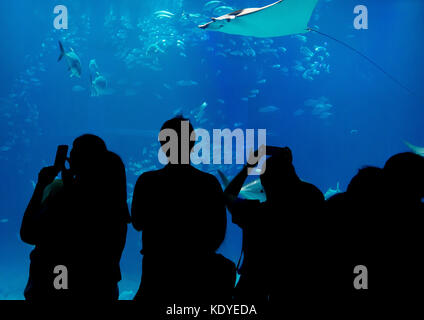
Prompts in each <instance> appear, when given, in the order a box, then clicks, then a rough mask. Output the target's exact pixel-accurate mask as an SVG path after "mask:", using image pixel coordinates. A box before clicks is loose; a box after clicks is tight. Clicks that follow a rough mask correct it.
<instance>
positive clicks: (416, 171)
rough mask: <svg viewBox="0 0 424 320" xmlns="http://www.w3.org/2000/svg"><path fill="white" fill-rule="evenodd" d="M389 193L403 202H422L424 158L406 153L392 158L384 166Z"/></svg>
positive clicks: (423, 195)
mask: <svg viewBox="0 0 424 320" xmlns="http://www.w3.org/2000/svg"><path fill="white" fill-rule="evenodd" d="M383 170H384V171H383V172H384V178H385V182H386V185H387V188H388V192H389V193H390V194H391V195H392V196H395V197H396V198H397V199H400V200H402V201H404V200H406V201H412V202H416V201H418V202H420V201H421V199H422V198H423V197H424V182H423V181H424V158H423V157H421V156H419V155H417V154H415V153H412V152H405V153H399V154H396V155H394V156H392V157H391V158H390V159H389V160H387V162H386V164H385V165H384V169H383Z"/></svg>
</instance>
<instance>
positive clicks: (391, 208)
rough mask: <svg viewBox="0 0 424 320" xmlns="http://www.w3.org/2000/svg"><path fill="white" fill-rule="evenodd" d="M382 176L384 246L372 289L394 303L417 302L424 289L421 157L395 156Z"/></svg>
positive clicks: (423, 172)
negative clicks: (374, 288)
mask: <svg viewBox="0 0 424 320" xmlns="http://www.w3.org/2000/svg"><path fill="white" fill-rule="evenodd" d="M383 176H384V186H385V189H384V191H385V194H384V209H383V210H384V213H385V218H384V220H382V221H381V223H380V226H379V227H380V228H381V230H383V235H384V238H383V241H384V245H383V246H382V248H380V253H379V254H380V255H381V259H380V260H381V268H380V269H379V271H380V272H379V278H378V280H379V281H376V282H375V287H376V289H378V292H380V293H382V294H383V295H384V297H387V298H388V300H389V299H393V298H394V297H396V299H398V301H402V299H405V301H407V302H408V303H413V302H418V301H419V296H420V292H421V291H422V288H423V286H424V271H423V270H424V263H423V259H422V257H421V254H420V252H421V251H422V247H423V240H424V236H423V231H422V228H423V214H424V204H423V202H422V201H423V197H424V182H423V181H424V158H423V157H421V156H419V155H417V154H414V153H411V152H405V153H399V154H396V155H394V156H392V157H391V158H390V159H388V160H387V162H386V163H385V165H384V168H383ZM370 286H371V285H370ZM389 301H390V300H389Z"/></svg>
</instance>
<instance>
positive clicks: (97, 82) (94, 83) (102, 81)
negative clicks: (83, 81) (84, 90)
mask: <svg viewBox="0 0 424 320" xmlns="http://www.w3.org/2000/svg"><path fill="white" fill-rule="evenodd" d="M90 79H91V96H92V97H98V96H101V95H105V94H109V93H111V92H110V91H109V90H107V80H106V78H105V77H103V76H102V75H101V74H100V73H99V72H96V75H95V78H94V80H93V79H92V78H91V75H90Z"/></svg>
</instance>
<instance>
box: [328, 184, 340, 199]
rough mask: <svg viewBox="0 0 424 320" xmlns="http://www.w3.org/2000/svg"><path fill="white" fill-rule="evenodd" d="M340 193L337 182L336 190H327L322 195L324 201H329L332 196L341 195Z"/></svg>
mask: <svg viewBox="0 0 424 320" xmlns="http://www.w3.org/2000/svg"><path fill="white" fill-rule="evenodd" d="M341 192H342V191H341V190H340V183H339V182H337V186H336V189H332V188H329V189H328V190H327V192H326V193H325V194H324V198H325V200H327V199H330V198H331V197H332V196H334V195H336V194H338V193H341Z"/></svg>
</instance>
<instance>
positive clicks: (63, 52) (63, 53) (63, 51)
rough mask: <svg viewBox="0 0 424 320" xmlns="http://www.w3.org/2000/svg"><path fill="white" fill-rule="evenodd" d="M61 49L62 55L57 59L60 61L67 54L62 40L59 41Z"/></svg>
mask: <svg viewBox="0 0 424 320" xmlns="http://www.w3.org/2000/svg"><path fill="white" fill-rule="evenodd" d="M59 49H60V56H59V58H58V59H57V61H58V62H59V61H60V60H62V58H63V56H64V55H65V50H64V49H63V45H62V42H60V41H59Z"/></svg>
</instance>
